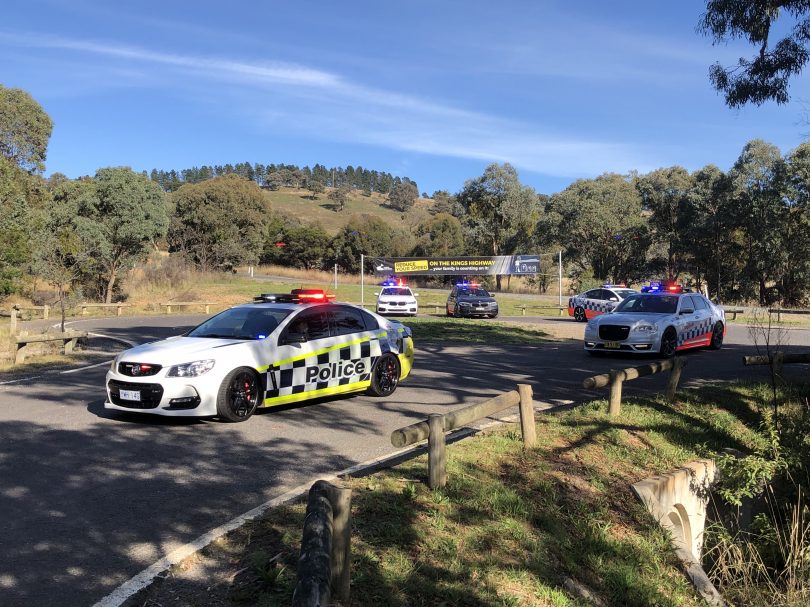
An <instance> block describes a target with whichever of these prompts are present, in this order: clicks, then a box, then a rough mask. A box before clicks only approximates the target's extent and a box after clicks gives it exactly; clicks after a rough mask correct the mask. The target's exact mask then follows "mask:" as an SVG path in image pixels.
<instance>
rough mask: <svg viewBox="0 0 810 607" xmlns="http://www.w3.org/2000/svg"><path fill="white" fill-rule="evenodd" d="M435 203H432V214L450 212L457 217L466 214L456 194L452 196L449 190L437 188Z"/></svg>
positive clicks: (433, 197)
mask: <svg viewBox="0 0 810 607" xmlns="http://www.w3.org/2000/svg"><path fill="white" fill-rule="evenodd" d="M431 198H432V199H433V204H432V205H430V208H429V209H428V212H429V213H430V214H431V215H438V214H439V213H448V214H450V215H453V216H455V217H460V216H461V215H463V214H464V209H462V208H461V205H460V204H459V203H458V201H457V200H456V197H455V196H451V195H450V193H449V192H448V191H447V190H436V191H435V192H433V196H431Z"/></svg>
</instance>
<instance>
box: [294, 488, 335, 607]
mask: <svg viewBox="0 0 810 607" xmlns="http://www.w3.org/2000/svg"><path fill="white" fill-rule="evenodd" d="M324 484H328V483H326V481H317V482H316V483H315V484H314V485H312V488H310V490H309V495H308V497H307V512H306V516H305V517H304V532H303V537H302V539H301V556H300V557H299V558H298V582H297V583H296V585H295V591H294V592H293V598H292V604H293V607H315V606H319V605H329V604H330V603H331V591H330V581H331V574H330V571H329V567H330V563H331V556H330V555H331V552H332V504H331V503H330V502H329V498H328V496H327V492H326V491H325V490H324V489H325V488H324V487H323V485H324Z"/></svg>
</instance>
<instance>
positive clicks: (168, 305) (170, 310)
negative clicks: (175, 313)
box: [166, 304, 172, 314]
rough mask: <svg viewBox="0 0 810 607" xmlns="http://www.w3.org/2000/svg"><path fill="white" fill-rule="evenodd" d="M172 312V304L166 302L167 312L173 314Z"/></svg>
mask: <svg viewBox="0 0 810 607" xmlns="http://www.w3.org/2000/svg"><path fill="white" fill-rule="evenodd" d="M171 313H172V306H171V304H166V314H171Z"/></svg>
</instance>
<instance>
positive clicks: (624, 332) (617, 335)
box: [599, 325, 630, 341]
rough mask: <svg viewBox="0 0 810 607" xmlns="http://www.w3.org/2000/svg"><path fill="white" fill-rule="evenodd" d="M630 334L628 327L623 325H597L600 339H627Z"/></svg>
mask: <svg viewBox="0 0 810 607" xmlns="http://www.w3.org/2000/svg"><path fill="white" fill-rule="evenodd" d="M629 334H630V327H628V326H624V325H599V337H600V339H607V340H608V341H621V340H623V339H627V336H628V335H629Z"/></svg>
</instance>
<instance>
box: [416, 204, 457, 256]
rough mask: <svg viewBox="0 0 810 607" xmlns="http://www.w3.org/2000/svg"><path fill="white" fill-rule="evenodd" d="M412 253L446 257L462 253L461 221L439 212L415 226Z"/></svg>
mask: <svg viewBox="0 0 810 607" xmlns="http://www.w3.org/2000/svg"><path fill="white" fill-rule="evenodd" d="M415 233H416V237H417V241H416V247H414V250H413V252H414V255H424V256H426V257H447V256H453V255H462V254H463V253H464V232H463V229H462V227H461V222H460V221H459V220H458V219H456V218H455V217H453V216H452V215H448V214H447V213H439V214H437V215H435V216H434V217H431V218H430V219H426V220H425V221H423V222H422V223H420V224H419V225H418V226H416V232H415Z"/></svg>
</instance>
